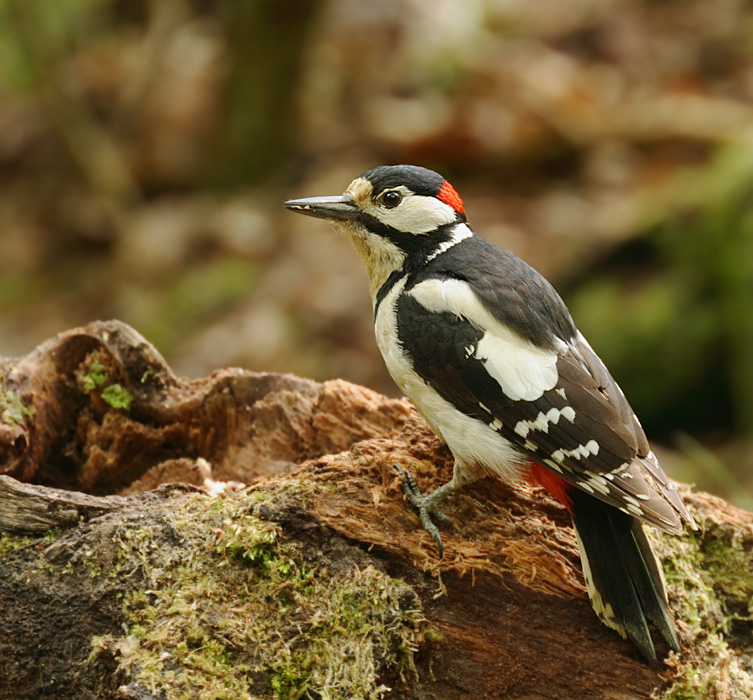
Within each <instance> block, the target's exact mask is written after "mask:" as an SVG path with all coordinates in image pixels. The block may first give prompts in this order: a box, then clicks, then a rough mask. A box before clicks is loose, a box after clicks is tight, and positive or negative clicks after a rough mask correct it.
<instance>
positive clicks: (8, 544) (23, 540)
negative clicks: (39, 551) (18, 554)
mask: <svg viewBox="0 0 753 700" xmlns="http://www.w3.org/2000/svg"><path fill="white" fill-rule="evenodd" d="M31 542H32V540H31V539H30V538H29V537H19V536H18V535H11V534H10V533H9V532H3V533H2V534H0V561H2V560H3V559H7V558H8V556H9V555H10V554H12V553H13V552H15V551H17V550H19V549H21V548H22V547H27V546H28V545H29V544H31Z"/></svg>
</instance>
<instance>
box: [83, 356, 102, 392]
mask: <svg viewBox="0 0 753 700" xmlns="http://www.w3.org/2000/svg"><path fill="white" fill-rule="evenodd" d="M107 379H108V374H107V370H106V369H105V367H104V365H102V364H100V363H99V362H92V363H91V364H90V365H89V369H88V371H87V372H86V374H85V375H84V376H83V377H82V379H81V389H82V390H83V391H84V392H86V393H87V394H88V393H90V392H92V391H94V390H95V389H98V388H99V387H101V386H102V385H103V384H104V383H105V382H106V381H107Z"/></svg>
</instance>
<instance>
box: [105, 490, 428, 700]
mask: <svg viewBox="0 0 753 700" xmlns="http://www.w3.org/2000/svg"><path fill="white" fill-rule="evenodd" d="M249 497H251V498H249ZM252 500H258V496H257V495H253V496H252V494H251V493H250V492H249V491H245V492H242V494H235V495H232V496H227V495H224V496H223V498H222V499H220V500H218V501H215V502H214V503H212V501H211V500H210V499H209V497H206V496H203V495H196V496H195V497H191V498H188V499H186V500H185V501H184V502H183V503H182V505H180V506H179V507H176V508H175V509H174V510H173V511H172V514H171V517H170V522H169V524H167V525H166V524H165V522H164V520H161V521H156V520H155V521H149V520H148V519H147V520H142V521H140V522H138V523H134V526H133V527H129V528H127V529H124V530H123V531H122V532H119V533H118V535H117V536H116V538H115V539H116V541H117V546H118V548H119V551H118V554H117V555H116V556H115V557H114V561H115V562H116V563H115V564H114V565H113V566H117V568H118V569H119V570H120V571H130V572H131V574H132V575H133V572H134V567H137V569H138V577H140V578H141V579H143V580H142V583H141V585H139V587H138V588H137V589H135V590H132V591H131V592H128V593H126V594H125V596H124V598H123V606H124V613H125V617H126V620H127V624H128V632H127V634H126V635H124V636H123V637H120V638H114V637H113V638H108V639H103V638H100V637H98V638H96V639H94V640H93V641H92V650H93V651H92V657H91V658H96V656H97V654H98V653H99V652H101V651H103V650H105V649H107V650H109V652H110V653H113V652H114V653H115V655H116V657H117V658H118V661H119V664H120V666H121V668H122V669H123V670H124V671H126V672H127V673H128V674H129V675H130V676H131V677H132V678H133V680H134V681H135V682H137V683H138V684H139V685H141V686H143V687H145V688H146V689H148V690H149V691H151V692H153V693H155V694H160V697H164V698H166V700H183V699H186V700H187V699H188V698H196V697H202V698H203V697H207V698H215V699H218V700H220V699H222V698H228V699H229V698H233V699H236V698H270V699H271V698H280V699H287V698H291V699H292V698H330V699H331V700H336V699H337V698H343V699H344V698H356V699H358V698H364V699H366V698H369V699H371V698H378V697H380V696H381V695H382V694H383V693H384V692H386V690H387V688H386V687H385V686H383V685H381V684H380V682H379V675H380V673H382V672H383V671H384V670H385V669H387V668H392V669H393V670H395V671H396V672H398V673H401V674H403V673H405V672H406V671H408V670H410V669H412V668H413V653H414V651H415V649H416V646H417V644H418V641H419V640H420V639H421V629H420V627H421V625H422V623H423V615H422V613H421V610H420V603H419V600H418V598H417V596H416V595H415V593H414V592H413V590H412V589H411V588H410V587H409V586H408V585H407V584H405V583H404V582H402V581H399V580H396V579H392V578H390V577H389V576H387V575H386V574H384V573H382V572H379V571H377V570H376V569H374V568H373V567H370V566H368V567H364V568H362V569H359V568H357V567H356V566H355V564H350V565H348V564H347V563H345V562H342V561H338V566H337V567H328V565H327V562H326V557H322V556H321V553H320V552H307V551H306V549H305V548H304V547H303V546H302V545H300V544H297V543H293V542H288V541H285V539H284V536H283V532H282V531H281V530H280V528H279V527H278V526H277V525H275V524H273V523H270V522H266V521H263V520H259V519H258V518H255V517H253V516H252V515H249V513H248V504H249V501H252ZM165 527H168V528H169V530H170V532H171V533H172V535H171V539H172V540H173V541H176V540H177V541H178V542H179V543H180V544H179V545H177V546H171V547H170V549H169V550H160V553H159V557H155V556H154V548H155V543H156V542H159V541H160V532H161V531H162V530H163V529H164V528H165ZM105 573H108V572H105Z"/></svg>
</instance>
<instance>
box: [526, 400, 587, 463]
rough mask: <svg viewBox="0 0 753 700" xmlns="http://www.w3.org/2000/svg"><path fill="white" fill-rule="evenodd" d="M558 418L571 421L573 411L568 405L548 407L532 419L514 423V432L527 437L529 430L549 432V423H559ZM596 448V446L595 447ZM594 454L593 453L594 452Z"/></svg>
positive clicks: (573, 414)
mask: <svg viewBox="0 0 753 700" xmlns="http://www.w3.org/2000/svg"><path fill="white" fill-rule="evenodd" d="M560 418H565V419H566V420H569V421H570V422H571V423H572V422H573V420H575V411H574V410H573V409H572V408H571V407H570V406H565V408H563V409H559V408H550V409H549V410H548V411H547V412H546V413H544V412H543V411H541V412H540V413H539V415H538V416H536V418H535V419H534V420H520V421H518V422H517V423H516V424H515V428H514V430H515V432H516V433H517V434H518V435H520V437H523V438H527V437H528V433H530V432H531V430H539V431H541V432H543V433H548V432H549V424H550V423H554V424H555V425H556V424H557V423H559V420H560ZM597 450H598V447H597ZM594 454H595V453H594Z"/></svg>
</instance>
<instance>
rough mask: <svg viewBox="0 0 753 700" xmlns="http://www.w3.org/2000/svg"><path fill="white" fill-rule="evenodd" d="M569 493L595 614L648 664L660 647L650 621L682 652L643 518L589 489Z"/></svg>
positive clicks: (670, 643) (653, 661) (673, 646)
mask: <svg viewBox="0 0 753 700" xmlns="http://www.w3.org/2000/svg"><path fill="white" fill-rule="evenodd" d="M571 495H572V497H573V506H572V514H573V523H574V525H575V530H576V533H577V535H578V545H579V547H580V550H581V559H582V560H583V573H584V574H585V577H586V584H587V586H588V593H589V596H590V598H591V604H592V605H593V607H594V610H595V611H596V614H597V615H598V616H599V617H600V618H601V619H602V621H603V622H604V623H605V624H606V625H607V626H609V627H611V628H612V629H615V630H617V631H618V632H619V633H620V634H621V635H622V636H623V637H626V638H627V639H629V640H630V641H631V642H632V643H633V644H634V645H635V646H636V647H637V648H638V650H639V651H640V653H641V655H642V656H643V657H644V658H645V659H646V660H647V661H649V662H650V663H655V662H656V651H655V649H654V644H653V641H652V639H651V633H650V631H649V628H648V623H649V622H651V623H652V624H653V625H654V626H655V627H656V629H657V631H658V632H659V633H660V634H661V636H662V637H663V638H664V639H665V640H666V642H667V644H669V646H670V647H671V648H672V649H674V650H675V651H679V650H680V646H679V643H678V641H677V635H676V634H675V630H674V622H673V620H672V617H671V616H670V613H669V609H668V607H667V598H666V593H665V590H664V579H663V577H662V575H661V572H660V571H659V565H658V563H657V561H656V557H655V556H654V553H653V550H652V549H651V545H650V543H649V541H648V539H647V538H646V534H645V533H644V531H643V527H642V525H641V523H640V521H639V520H637V519H636V518H632V517H631V516H629V515H627V514H625V513H623V512H621V511H619V510H617V509H616V508H614V507H612V506H609V505H607V504H605V503H602V502H601V501H598V500H597V499H595V498H593V497H592V496H589V495H588V494H587V493H584V492H581V491H576V490H573V492H572V493H571Z"/></svg>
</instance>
